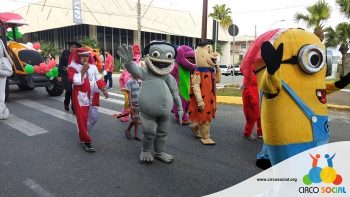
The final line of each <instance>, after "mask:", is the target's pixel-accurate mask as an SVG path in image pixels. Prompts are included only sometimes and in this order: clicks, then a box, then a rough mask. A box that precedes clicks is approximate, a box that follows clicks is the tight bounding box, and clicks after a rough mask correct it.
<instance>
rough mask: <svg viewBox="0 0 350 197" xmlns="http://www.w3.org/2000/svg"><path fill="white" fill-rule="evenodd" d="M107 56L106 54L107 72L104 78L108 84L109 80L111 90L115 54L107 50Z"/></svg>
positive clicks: (105, 69) (105, 68)
mask: <svg viewBox="0 0 350 197" xmlns="http://www.w3.org/2000/svg"><path fill="white" fill-rule="evenodd" d="M105 56H106V60H105V67H104V71H106V72H107V73H106V75H105V76H104V80H105V83H106V84H107V82H108V89H109V90H111V89H112V88H113V79H112V73H113V69H114V60H113V56H112V55H111V54H110V53H109V52H108V51H107V50H105Z"/></svg>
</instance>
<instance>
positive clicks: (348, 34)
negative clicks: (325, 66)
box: [325, 22, 350, 77]
mask: <svg viewBox="0 0 350 197" xmlns="http://www.w3.org/2000/svg"><path fill="white" fill-rule="evenodd" d="M325 31H326V41H325V45H326V46H327V47H328V46H332V47H336V46H338V45H340V48H339V51H340V53H341V54H342V64H341V71H340V74H339V75H340V77H342V76H344V62H345V54H346V53H347V52H348V50H349V45H348V44H349V41H350V24H349V23H347V22H343V23H339V24H338V25H337V26H336V27H335V30H334V29H333V28H332V27H328V28H326V30H325Z"/></svg>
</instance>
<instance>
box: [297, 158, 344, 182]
mask: <svg viewBox="0 0 350 197" xmlns="http://www.w3.org/2000/svg"><path fill="white" fill-rule="evenodd" d="M310 157H311V159H312V168H311V169H310V171H309V173H308V174H306V175H305V176H304V177H303V182H304V184H305V185H311V184H312V183H321V182H324V183H333V184H334V185H339V184H341V183H342V182H343V178H342V176H341V175H339V174H337V172H336V170H335V169H334V168H333V158H334V157H335V154H334V155H333V156H332V157H330V156H329V154H325V156H324V157H325V159H326V160H327V164H328V166H327V167H325V168H323V169H322V168H320V167H318V166H317V163H318V160H319V159H320V158H321V156H320V154H316V155H315V156H312V155H311V154H310Z"/></svg>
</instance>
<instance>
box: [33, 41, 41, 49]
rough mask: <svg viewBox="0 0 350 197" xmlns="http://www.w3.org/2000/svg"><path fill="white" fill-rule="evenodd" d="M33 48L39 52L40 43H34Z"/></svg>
mask: <svg viewBox="0 0 350 197" xmlns="http://www.w3.org/2000/svg"><path fill="white" fill-rule="evenodd" d="M33 48H34V49H35V50H39V49H40V48H41V45H40V43H39V42H36V43H34V44H33Z"/></svg>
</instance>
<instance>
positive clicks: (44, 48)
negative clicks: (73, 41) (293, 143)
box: [40, 42, 60, 58]
mask: <svg viewBox="0 0 350 197" xmlns="http://www.w3.org/2000/svg"><path fill="white" fill-rule="evenodd" d="M40 43H41V48H40V50H41V55H42V56H43V57H44V58H46V57H48V56H49V54H51V56H52V57H56V56H58V55H59V53H60V50H59V49H58V48H57V47H56V46H55V44H54V43H53V42H40Z"/></svg>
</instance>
